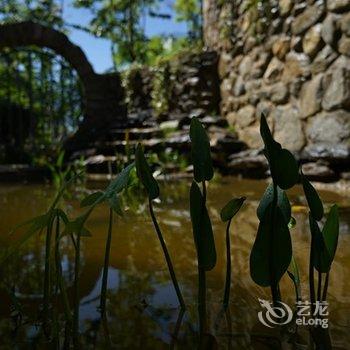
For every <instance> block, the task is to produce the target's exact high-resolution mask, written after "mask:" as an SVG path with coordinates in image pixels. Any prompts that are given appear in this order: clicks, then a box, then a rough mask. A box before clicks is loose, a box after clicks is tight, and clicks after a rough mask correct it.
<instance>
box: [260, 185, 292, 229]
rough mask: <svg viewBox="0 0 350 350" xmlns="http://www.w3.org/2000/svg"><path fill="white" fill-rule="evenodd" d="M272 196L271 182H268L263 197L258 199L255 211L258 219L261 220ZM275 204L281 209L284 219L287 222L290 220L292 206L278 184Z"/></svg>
mask: <svg viewBox="0 0 350 350" xmlns="http://www.w3.org/2000/svg"><path fill="white" fill-rule="evenodd" d="M273 196H274V189H273V184H270V185H269V186H268V187H267V188H266V190H265V193H264V195H263V197H262V198H261V201H260V203H259V206H258V208H257V212H256V213H257V216H258V218H259V220H260V221H261V220H262V218H263V216H264V213H265V211H266V209H267V207H268V206H269V205H270V204H272V202H273ZM277 206H278V207H279V208H280V209H281V211H282V213H283V216H284V218H285V221H286V222H287V223H289V222H290V220H291V215H292V208H291V205H290V203H289V199H288V197H287V194H286V193H285V191H283V190H281V189H280V188H279V187H278V186H277Z"/></svg>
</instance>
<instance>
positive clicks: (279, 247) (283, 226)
mask: <svg viewBox="0 0 350 350" xmlns="http://www.w3.org/2000/svg"><path fill="white" fill-rule="evenodd" d="M272 212H273V208H272V205H271V204H270V205H269V206H268V207H267V208H266V210H265V211H264V214H263V216H262V219H261V221H260V224H259V228H258V233H257V236H256V239H255V242H254V245H253V249H252V251H251V255H250V274H251V277H252V279H253V280H254V282H255V283H257V284H259V285H260V286H263V287H267V286H270V285H271V284H272V282H274V283H278V282H279V280H280V279H281V277H282V276H283V275H284V273H285V272H286V271H287V269H288V266H289V264H290V261H291V259H292V243H291V239H290V234H289V229H288V225H287V223H286V221H285V218H284V215H283V213H282V211H281V209H280V208H279V207H276V208H275V215H274V216H272Z"/></svg>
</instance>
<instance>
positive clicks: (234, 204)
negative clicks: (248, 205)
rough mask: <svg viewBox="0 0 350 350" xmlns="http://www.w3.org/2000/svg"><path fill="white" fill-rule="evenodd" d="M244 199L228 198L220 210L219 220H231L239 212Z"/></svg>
mask: <svg viewBox="0 0 350 350" xmlns="http://www.w3.org/2000/svg"><path fill="white" fill-rule="evenodd" d="M245 200H246V198H245V197H241V198H234V199H232V200H230V201H229V202H228V203H227V204H226V205H225V206H224V207H223V208H222V210H221V213H220V217H221V220H222V221H223V222H225V221H229V220H231V219H232V218H233V217H234V216H235V215H236V214H237V213H238V212H239V210H240V209H241V207H242V205H243V203H244V201H245Z"/></svg>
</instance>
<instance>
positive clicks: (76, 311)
mask: <svg viewBox="0 0 350 350" xmlns="http://www.w3.org/2000/svg"><path fill="white" fill-rule="evenodd" d="M80 238H81V237H80V232H78V233H77V239H76V251H75V266H74V319H73V343H74V348H75V349H79V306H80V302H79V273H80Z"/></svg>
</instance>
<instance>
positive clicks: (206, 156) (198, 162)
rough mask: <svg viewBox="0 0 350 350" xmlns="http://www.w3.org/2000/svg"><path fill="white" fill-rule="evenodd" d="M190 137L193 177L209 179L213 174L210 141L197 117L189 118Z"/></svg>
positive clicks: (200, 180)
mask: <svg viewBox="0 0 350 350" xmlns="http://www.w3.org/2000/svg"><path fill="white" fill-rule="evenodd" d="M190 137H191V154H192V162H193V171H194V179H195V180H196V181H197V182H202V181H205V180H206V181H209V180H211V179H212V178H213V176H214V170H213V163H212V159H211V154H210V143H209V138H208V135H207V133H206V132H205V130H204V127H203V125H202V124H201V123H200V122H199V120H198V119H197V118H192V120H191V127H190Z"/></svg>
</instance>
